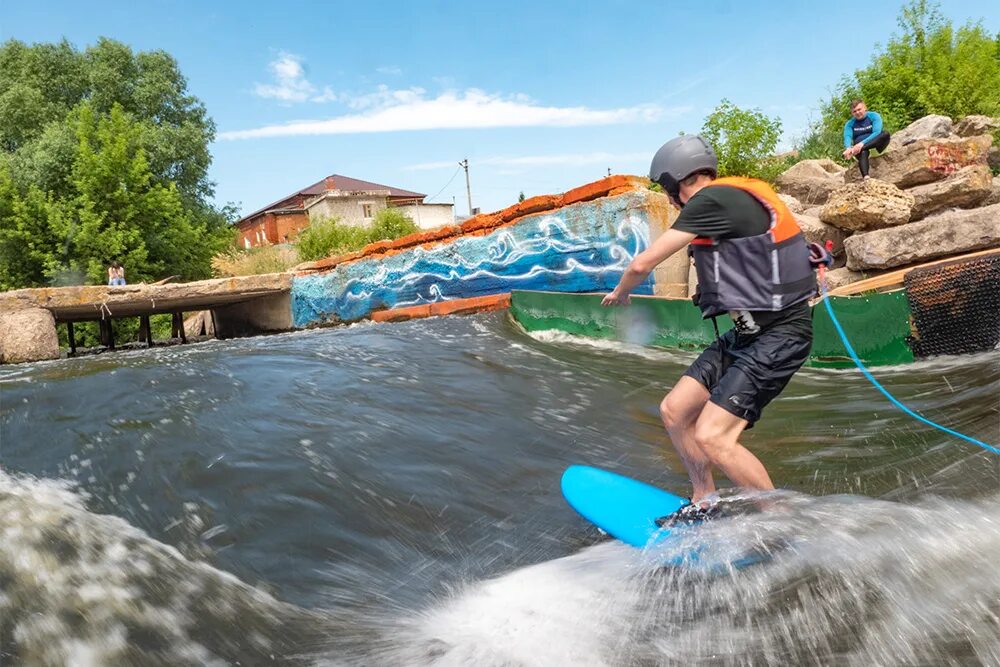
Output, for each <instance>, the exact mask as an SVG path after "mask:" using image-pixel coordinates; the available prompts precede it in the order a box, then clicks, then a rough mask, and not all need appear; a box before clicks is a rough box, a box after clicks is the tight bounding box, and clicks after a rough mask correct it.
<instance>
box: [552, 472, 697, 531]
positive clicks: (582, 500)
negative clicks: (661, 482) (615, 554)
mask: <svg viewBox="0 0 1000 667" xmlns="http://www.w3.org/2000/svg"><path fill="white" fill-rule="evenodd" d="M562 492H563V496H564V497H565V498H566V501H567V502H568V503H569V504H570V507H572V508H573V509H575V510H576V511H577V512H579V513H580V514H581V515H582V516H583V518H585V519H586V520H587V521H589V522H591V523H592V524H594V525H595V526H597V527H598V528H600V529H601V530H603V531H604V532H606V533H608V534H609V535H611V536H612V537H616V538H618V539H619V540H621V541H622V542H624V543H626V544H631V545H632V546H633V547H639V548H640V549H641V548H643V547H646V546H648V545H649V544H650V541H651V540H652V539H653V538H654V537H655V538H656V539H657V540H660V539H663V538H664V537H666V536H667V535H668V534H669V533H670V529H669V528H660V527H659V526H657V525H656V519H658V518H660V517H662V516H666V515H667V514H670V513H672V512H676V511H677V510H678V509H680V508H681V507H683V506H684V505H687V504H688V502H689V501H688V500H687V498H681V497H680V496H675V495H674V494H672V493H668V492H667V491H664V490H663V489H658V488H656V487H655V486H650V485H649V484H646V483H644V482H640V481H639V480H636V479H631V478H629V477H625V476H624V475H619V474H618V473H614V472H610V471H608V470H601V469H599V468H591V467H590V466H580V465H576V466H570V467H569V468H567V469H566V472H564V473H563V476H562Z"/></svg>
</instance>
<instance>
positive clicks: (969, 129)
mask: <svg viewBox="0 0 1000 667" xmlns="http://www.w3.org/2000/svg"><path fill="white" fill-rule="evenodd" d="M994 130H1000V118H991V117H990V116H966V117H965V118H963V119H962V120H960V121H958V124H957V125H955V134H957V135H958V136H960V137H975V136H978V135H980V134H991V133H992V132H993V131H994Z"/></svg>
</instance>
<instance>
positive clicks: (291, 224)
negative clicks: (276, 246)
mask: <svg viewBox="0 0 1000 667" xmlns="http://www.w3.org/2000/svg"><path fill="white" fill-rule="evenodd" d="M308 226H309V216H308V215H306V212H305V211H302V212H301V213H284V214H282V215H280V216H278V218H277V239H278V240H277V241H276V242H277V243H285V242H286V239H287V240H288V241H289V242H290V241H294V240H295V239H296V237H297V236H298V235H299V233H300V232H301V231H302V230H303V229H305V228H306V227H308Z"/></svg>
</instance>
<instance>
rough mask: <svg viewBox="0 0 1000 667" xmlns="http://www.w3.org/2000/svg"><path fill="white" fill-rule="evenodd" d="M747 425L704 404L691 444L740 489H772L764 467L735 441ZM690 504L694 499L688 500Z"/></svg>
mask: <svg viewBox="0 0 1000 667" xmlns="http://www.w3.org/2000/svg"><path fill="white" fill-rule="evenodd" d="M746 426H747V421H746V420H745V419H742V418H741V417H737V416H736V415H733V414H731V413H729V412H726V411H725V410H723V409H722V408H720V407H719V406H718V405H715V404H714V403H706V404H705V407H704V408H703V409H702V411H701V415H700V416H699V417H698V421H697V423H696V424H695V427H694V441H695V444H696V445H697V447H698V448H699V449H700V450H701V451H702V452H704V455H705V456H707V457H708V460H709V461H711V463H712V465H715V466H718V468H719V470H721V471H722V472H724V473H725V475H726V477H728V478H729V479H730V480H731V481H732V482H733V483H734V484H736V485H737V486H741V487H743V488H744V489H756V490H762V491H768V490H771V489H773V488H774V484H772V483H771V478H770V476H769V475H768V474H767V470H766V469H765V468H764V464H762V463H761V462H760V460H759V459H758V458H757V457H756V456H754V455H753V454H751V453H750V450H749V449H747V448H746V447H744V446H743V445H741V444H740V443H739V441H738V439H739V437H740V434H741V433H743V429H745V428H746ZM692 500H694V499H692Z"/></svg>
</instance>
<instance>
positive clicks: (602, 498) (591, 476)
mask: <svg viewBox="0 0 1000 667" xmlns="http://www.w3.org/2000/svg"><path fill="white" fill-rule="evenodd" d="M562 492H563V496H564V497H565V498H566V501H567V502H568V503H569V504H570V507H572V508H573V509H575V510H576V511H577V512H579V513H580V514H581V515H582V516H583V518H585V519H586V520H587V521H590V522H591V523H592V524H594V525H595V526H597V527H598V528H600V529H601V530H603V531H604V532H606V533H608V534H609V535H611V536H612V537H615V538H617V539H619V540H621V541H622V542H624V543H625V544H630V545H632V546H633V547H637V548H639V549H645V548H648V547H653V546H656V545H661V544H664V540H665V539H667V538H669V537H670V536H671V534H676V533H677V532H678V531H684V530H690V529H692V528H694V527H696V526H682V527H678V528H673V529H671V528H660V527H659V526H657V525H656V520H657V519H659V518H660V517H663V516H666V515H667V514H671V513H672V512H676V511H677V510H679V509H680V508H681V507H683V506H684V505H687V504H689V502H690V501H688V499H687V498H682V497H680V496H675V495H674V494H672V493H669V492H667V491H664V490H663V489H658V488H656V487H655V486H651V485H649V484H646V483H645V482H640V481H639V480H637V479H632V478H630V477H625V476H624V475H619V474H618V473H614V472H611V471H609V470H601V469H600V468H591V467H590V466H581V465H575V466H570V467H569V468H567V469H566V472H564V473H563V476H562ZM690 547H691V549H690V550H688V549H686V548H685V553H682V554H678V553H676V552H672V555H671V556H667V557H666V560H663V561H661V562H662V564H663V565H673V566H696V567H707V568H708V569H709V570H710V571H724V570H726V569H727V568H728V567H733V568H736V569H742V568H744V567H748V566H750V565H754V564H756V563H762V562H766V561H768V560H770V559H771V555H770V553H760V552H757V551H756V550H751V552H750V553H741V554H729V556H728V557H727V556H721V554H720V557H722V558H723V560H722V561H717V559H715V558H712V557H711V556H712V555H711V554H710V553H707V552H706V551H705V550H704V548H703V547H702V546H699V545H697V544H691V545H690Z"/></svg>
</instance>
